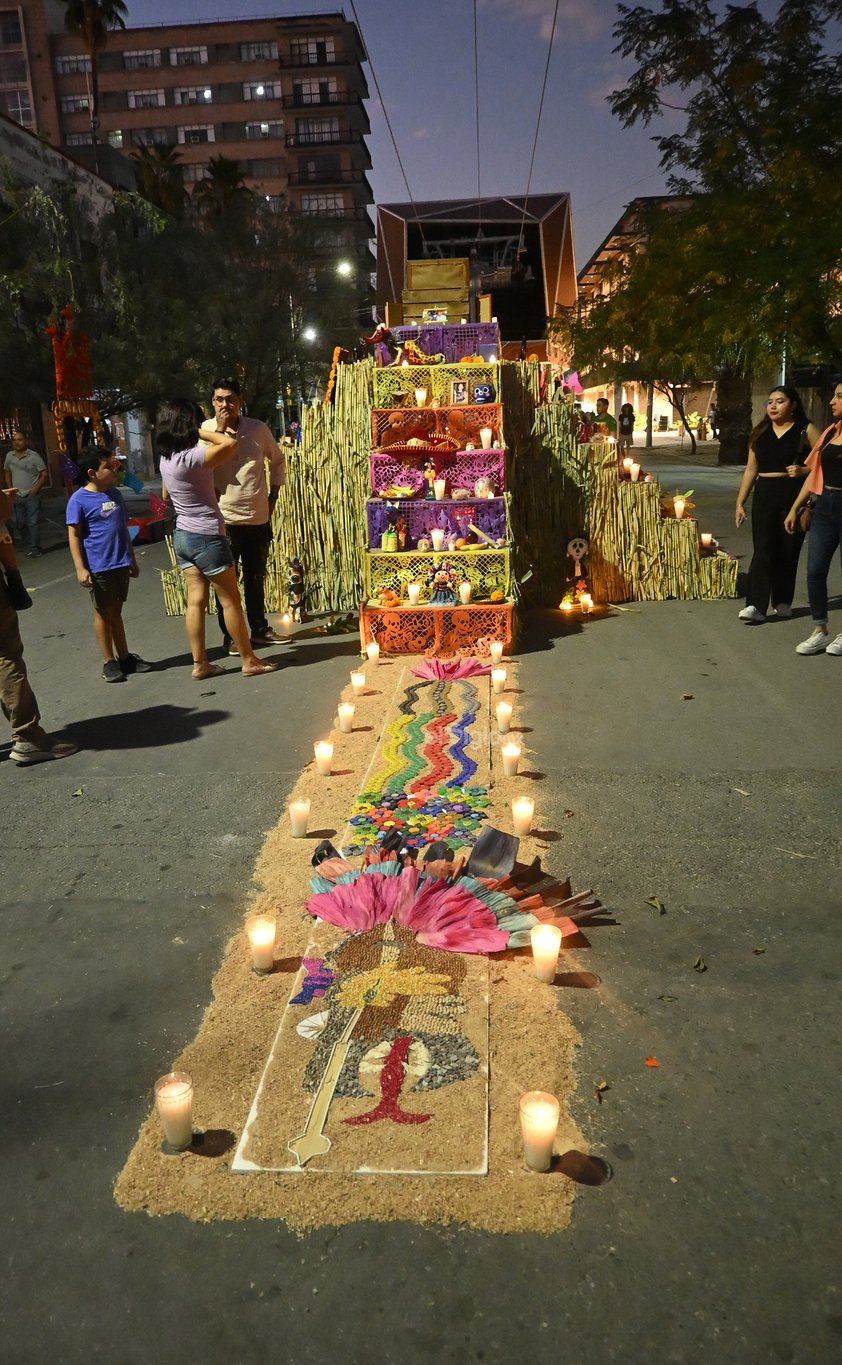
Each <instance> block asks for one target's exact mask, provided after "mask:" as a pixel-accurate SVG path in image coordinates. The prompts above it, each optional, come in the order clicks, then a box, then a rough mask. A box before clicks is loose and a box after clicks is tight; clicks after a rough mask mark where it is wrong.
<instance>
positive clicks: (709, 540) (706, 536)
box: [702, 531, 713, 550]
mask: <svg viewBox="0 0 842 1365" xmlns="http://www.w3.org/2000/svg"><path fill="white" fill-rule="evenodd" d="M702 544H703V545H704V547H705V549H706V550H709V549H710V547H711V545H712V544H713V535H712V534H711V532H710V531H702Z"/></svg>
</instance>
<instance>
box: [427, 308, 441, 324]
mask: <svg viewBox="0 0 842 1365" xmlns="http://www.w3.org/2000/svg"><path fill="white" fill-rule="evenodd" d="M421 321H422V322H447V309H446V308H422V310H421Z"/></svg>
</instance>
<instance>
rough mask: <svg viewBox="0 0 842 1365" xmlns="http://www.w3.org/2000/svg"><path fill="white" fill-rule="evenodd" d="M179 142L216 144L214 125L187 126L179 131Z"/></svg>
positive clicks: (196, 124) (197, 124)
mask: <svg viewBox="0 0 842 1365" xmlns="http://www.w3.org/2000/svg"><path fill="white" fill-rule="evenodd" d="M178 140H179V142H216V133H215V132H214V127H213V124H212V123H193V124H187V125H185V127H184V128H179V130H178Z"/></svg>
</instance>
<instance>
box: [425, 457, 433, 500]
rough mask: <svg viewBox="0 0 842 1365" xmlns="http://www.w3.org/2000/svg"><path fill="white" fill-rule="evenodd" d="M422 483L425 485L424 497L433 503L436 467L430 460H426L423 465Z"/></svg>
mask: <svg viewBox="0 0 842 1365" xmlns="http://www.w3.org/2000/svg"><path fill="white" fill-rule="evenodd" d="M424 482H425V484H426V485H427V487H426V488H425V489H424V497H425V498H429V499H430V501H433V500H434V499H435V496H436V466H435V464H434V463H433V461H432V460H428V461H427V463H426V464H425V465H424Z"/></svg>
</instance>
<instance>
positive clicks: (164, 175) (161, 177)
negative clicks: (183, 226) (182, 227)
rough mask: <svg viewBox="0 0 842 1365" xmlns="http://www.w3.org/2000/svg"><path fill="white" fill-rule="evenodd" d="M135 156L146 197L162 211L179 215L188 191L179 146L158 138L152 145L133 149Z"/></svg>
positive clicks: (143, 193)
mask: <svg viewBox="0 0 842 1365" xmlns="http://www.w3.org/2000/svg"><path fill="white" fill-rule="evenodd" d="M132 160H133V161H134V163H135V166H136V168H137V188H138V191H139V193H140V194H142V195H143V197H144V199H148V200H149V202H150V204H154V205H155V207H156V208H159V209H160V210H161V211H162V213H169V214H172V215H173V217H176V218H177V217H180V216H181V214H182V213H183V212H184V206H185V204H186V201H187V192H186V190H185V188H184V168H183V166H182V164H181V154H180V152H179V150H178V148H177V147H170V146H166V145H163V144H161V143H159V142H155V143H153V144H152V146H151V147H140V148H138V150H137V151H136V152H133V153H132Z"/></svg>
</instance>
